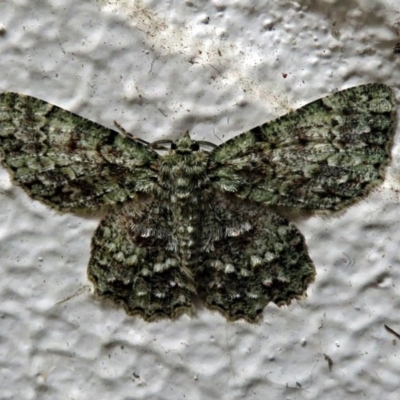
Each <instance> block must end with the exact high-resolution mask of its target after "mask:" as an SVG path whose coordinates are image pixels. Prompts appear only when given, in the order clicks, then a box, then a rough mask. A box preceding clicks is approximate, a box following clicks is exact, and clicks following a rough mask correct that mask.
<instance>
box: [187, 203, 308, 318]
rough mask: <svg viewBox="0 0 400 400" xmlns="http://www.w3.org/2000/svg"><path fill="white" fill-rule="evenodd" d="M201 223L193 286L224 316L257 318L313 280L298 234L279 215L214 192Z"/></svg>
mask: <svg viewBox="0 0 400 400" xmlns="http://www.w3.org/2000/svg"><path fill="white" fill-rule="evenodd" d="M211 219H213V220H211ZM206 226H207V228H206V230H205V231H204V238H207V240H205V241H204V243H208V245H206V246H205V248H204V253H205V254H206V257H207V258H206V261H205V262H204V263H203V264H202V265H201V266H200V267H199V269H198V270H197V272H196V275H195V277H196V279H195V280H196V283H197V285H198V287H197V290H198V293H199V295H200V296H201V297H202V299H203V300H204V301H205V304H206V306H207V307H209V308H211V309H216V310H218V311H219V312H221V313H222V314H223V315H225V316H226V317H227V318H228V319H230V320H237V319H240V318H244V319H246V320H247V321H249V322H256V321H257V320H258V319H259V318H260V317H261V314H262V311H263V308H264V307H265V306H266V305H267V304H268V303H269V302H274V303H276V304H277V305H279V306H280V305H284V304H289V303H290V302H291V301H292V300H294V299H298V298H300V297H302V296H304V295H305V292H306V289H307V286H308V284H309V283H310V282H312V281H313V280H314V277H315V268H314V265H313V262H312V260H311V259H310V257H309V256H308V253H307V247H306V244H305V241H304V238H303V236H302V234H301V233H300V232H299V230H298V229H297V228H296V227H295V225H293V224H292V223H290V222H288V221H287V220H286V219H285V218H283V217H281V216H279V215H278V214H276V213H273V212H271V211H269V210H268V209H266V208H263V207H260V206H259V205H256V204H253V203H251V202H250V203H249V202H243V201H236V200H232V199H229V200H228V197H226V199H224V197H223V196H219V197H218V196H217V199H216V201H214V204H212V205H211V207H210V217H209V219H208V221H206Z"/></svg>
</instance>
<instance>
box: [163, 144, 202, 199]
mask: <svg viewBox="0 0 400 400" xmlns="http://www.w3.org/2000/svg"><path fill="white" fill-rule="evenodd" d="M190 142H191V143H194V144H196V142H195V141H191V140H190ZM174 143H175V142H174ZM178 144H179V142H178ZM208 158H209V156H208V153H207V152H205V151H203V150H199V149H198V147H196V150H193V149H192V150H191V149H190V147H189V148H188V147H187V146H185V147H177V148H172V149H171V151H170V152H169V154H167V155H165V156H163V157H162V159H161V161H160V164H159V174H158V183H159V185H160V186H161V187H162V188H164V189H165V190H167V191H168V192H169V193H170V195H171V200H173V201H175V200H179V199H187V200H188V201H190V200H189V199H190V198H192V197H193V195H194V194H195V192H196V191H197V190H200V189H202V188H204V187H205V185H206V183H207V182H208V176H207V175H208V174H207V165H208Z"/></svg>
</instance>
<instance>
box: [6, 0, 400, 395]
mask: <svg viewBox="0 0 400 400" xmlns="http://www.w3.org/2000/svg"><path fill="white" fill-rule="evenodd" d="M78 3H80V4H78ZM317 3H318V5H317ZM399 11H400V7H398V8H396V6H395V2H394V1H393V2H390V1H386V2H383V1H382V2H380V1H363V0H358V1H357V0H346V1H339V0H338V1H334V0H330V1H328V0H326V1H318V2H316V1H315V2H314V1H298V2H295V1H283V0H282V1H275V2H271V1H267V0H260V1H257V0H240V1H229V0H226V1H223V0H222V1H221V0H218V1H208V2H203V1H197V0H187V1H185V2H183V1H169V2H161V1H136V2H134V1H131V2H128V1H126V2H120V1H116V0H110V1H101V2H95V1H91V2H89V1H86V2H75V1H72V0H53V1H45V0H15V1H9V0H6V1H2V2H0V28H1V29H0V91H1V92H3V91H15V92H19V93H24V94H29V95H32V96H34V97H38V98H41V99H43V100H46V101H48V102H51V103H53V104H56V105H58V106H60V107H62V108H65V109H67V110H70V111H73V112H75V113H77V114H79V115H81V116H83V117H86V118H88V119H90V120H92V121H96V122H98V123H100V124H103V125H105V126H108V127H113V121H114V120H116V121H117V122H118V123H119V124H120V125H122V126H123V127H124V128H125V129H126V130H128V131H130V132H132V133H133V134H134V135H136V136H138V137H140V138H142V139H144V140H147V141H152V140H156V139H166V138H167V139H173V138H177V137H179V136H180V135H181V134H182V133H183V132H185V131H186V130H189V132H190V133H191V135H192V137H193V138H195V139H199V140H208V141H211V142H213V143H216V144H219V143H222V142H223V141H225V140H227V139H228V138H231V137H233V136H235V135H237V134H239V133H241V132H244V131H246V130H248V129H250V128H252V127H254V126H257V125H259V124H261V123H264V122H266V121H268V120H270V119H273V118H275V117H277V116H279V115H282V114H285V113H286V112H288V111H290V110H292V109H295V108H298V107H300V106H301V105H304V104H306V103H308V102H310V101H312V100H314V99H317V98H320V97H322V96H324V95H327V94H329V93H331V92H333V91H335V90H341V89H345V88H347V87H352V86H356V85H359V84H363V83H369V82H382V83H385V84H387V85H389V86H391V87H392V88H393V90H394V92H395V95H396V96H397V98H399V97H400V88H399V82H400V68H399V67H400V55H399V54H393V51H392V49H393V46H394V45H395V44H396V42H397V41H398V40H399V32H398V29H400V24H399V22H398V20H397V18H400V14H398V12H399ZM399 158H400V153H399V145H398V135H396V137H395V143H394V147H393V160H392V163H391V166H390V167H389V168H388V170H387V178H386V180H385V182H384V184H383V185H382V186H380V187H379V188H377V189H376V190H374V191H373V193H371V194H370V195H369V196H368V197H367V198H366V199H364V200H363V201H362V202H360V203H358V204H356V205H354V206H352V207H350V208H348V209H347V210H345V212H343V213H341V214H340V215H334V216H315V217H311V218H304V217H302V218H301V217H298V218H297V219H296V220H295V223H296V225H297V227H298V228H299V230H300V231H301V232H302V233H303V235H304V236H305V238H306V241H307V245H308V248H309V253H310V256H311V258H312V259H313V261H314V263H315V266H316V269H317V276H316V281H315V283H313V284H311V285H310V287H309V289H308V292H307V294H308V297H307V298H305V299H304V300H302V301H298V302H296V303H294V304H292V305H290V306H288V307H282V308H278V307H277V306H275V305H269V306H267V307H266V308H265V310H264V315H263V320H262V321H261V322H260V323H259V324H256V325H251V324H249V323H247V322H244V321H239V322H234V323H232V322H227V321H226V320H225V319H224V318H223V317H222V316H221V315H219V314H218V313H215V312H211V311H209V310H207V309H205V308H204V307H203V306H202V305H201V303H200V302H199V304H197V312H196V313H195V314H194V315H193V316H191V317H189V316H182V317H181V318H179V319H177V320H175V321H169V320H163V321H160V322H154V323H147V322H144V321H143V320H142V319H140V318H133V317H129V316H127V315H125V313H124V311H123V310H122V309H120V308H117V307H115V306H113V305H112V304H110V303H107V302H102V301H99V300H98V299H96V298H95V297H94V296H93V295H92V290H91V288H90V285H89V284H88V281H87V277H86V267H87V263H88V260H89V256H90V240H91V235H92V234H93V232H94V230H95V229H96V226H97V225H98V222H99V220H100V219H99V217H96V216H92V217H83V216H80V217H79V216H73V215H69V214H64V215H61V214H57V213H56V212H54V211H52V210H50V209H49V208H47V207H46V206H44V205H42V204H40V203H38V202H35V201H33V200H31V199H30V198H29V197H28V196H27V195H26V194H25V193H24V192H23V191H22V190H21V189H20V188H18V187H16V186H14V185H12V184H11V182H10V179H9V175H8V173H7V172H6V171H5V170H4V169H1V170H0V201H1V207H0V388H1V389H0V399H18V400H19V399H26V400H31V399H41V400H47V399H49V400H50V399H51V400H55V399H65V400H67V399H68V400H86V399H89V398H90V399H93V398H97V399H124V400H128V399H160V400H164V399H165V400H167V399H174V400H177V399H185V398H187V399H192V400H196V399H202V400H207V399H223V400H224V399H227V400H234V399H242V398H246V399H254V400H256V399H265V398H268V399H288V400H289V399H290V400H297V399H299V400H300V399H332V400H334V399H340V400H341V399H360V398H365V399H377V398H382V399H385V400H395V399H398V398H400V380H399V372H400V356H399V346H400V344H399V343H398V342H399V340H398V338H396V336H395V335H394V334H392V333H390V332H389V331H387V330H386V329H385V327H384V325H385V324H386V325H387V326H389V327H390V328H392V329H393V330H394V331H397V332H400V321H399V319H398V316H399V310H400V293H399V291H400V289H399V288H400V262H399V251H398V249H399V244H398V243H399V241H400V234H399V230H400V222H399V221H400V218H399V215H400V205H399V190H400V176H399V171H400V170H399V167H400V165H399ZM330 362H331V363H332V364H331V363H330Z"/></svg>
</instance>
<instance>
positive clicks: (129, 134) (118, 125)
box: [114, 120, 150, 146]
mask: <svg viewBox="0 0 400 400" xmlns="http://www.w3.org/2000/svg"><path fill="white" fill-rule="evenodd" d="M114 125H115V126H116V127H117V128H118V130H119V131H120V133H121V134H122V136H125V137H129V138H130V139H132V140H135V141H136V142H140V143H143V144H145V145H146V146H148V145H149V144H150V143H149V142H146V141H145V140H143V139H140V138H138V137H137V136H134V135H132V133H130V132H128V131H127V130H125V129H124V127H123V126H121V125H120V124H119V123H118V122H117V121H115V120H114Z"/></svg>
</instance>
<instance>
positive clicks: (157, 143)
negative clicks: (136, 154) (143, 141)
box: [150, 139, 173, 150]
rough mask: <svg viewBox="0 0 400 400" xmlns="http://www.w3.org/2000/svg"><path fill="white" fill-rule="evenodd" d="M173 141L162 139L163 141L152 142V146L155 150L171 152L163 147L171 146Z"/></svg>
mask: <svg viewBox="0 0 400 400" xmlns="http://www.w3.org/2000/svg"><path fill="white" fill-rule="evenodd" d="M172 142H173V140H169V139H162V140H156V141H155V142H152V143H151V144H150V145H151V147H152V148H153V149H154V150H169V149H168V148H166V147H165V146H162V145H163V144H171V143H172ZM160 145H161V146H160Z"/></svg>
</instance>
